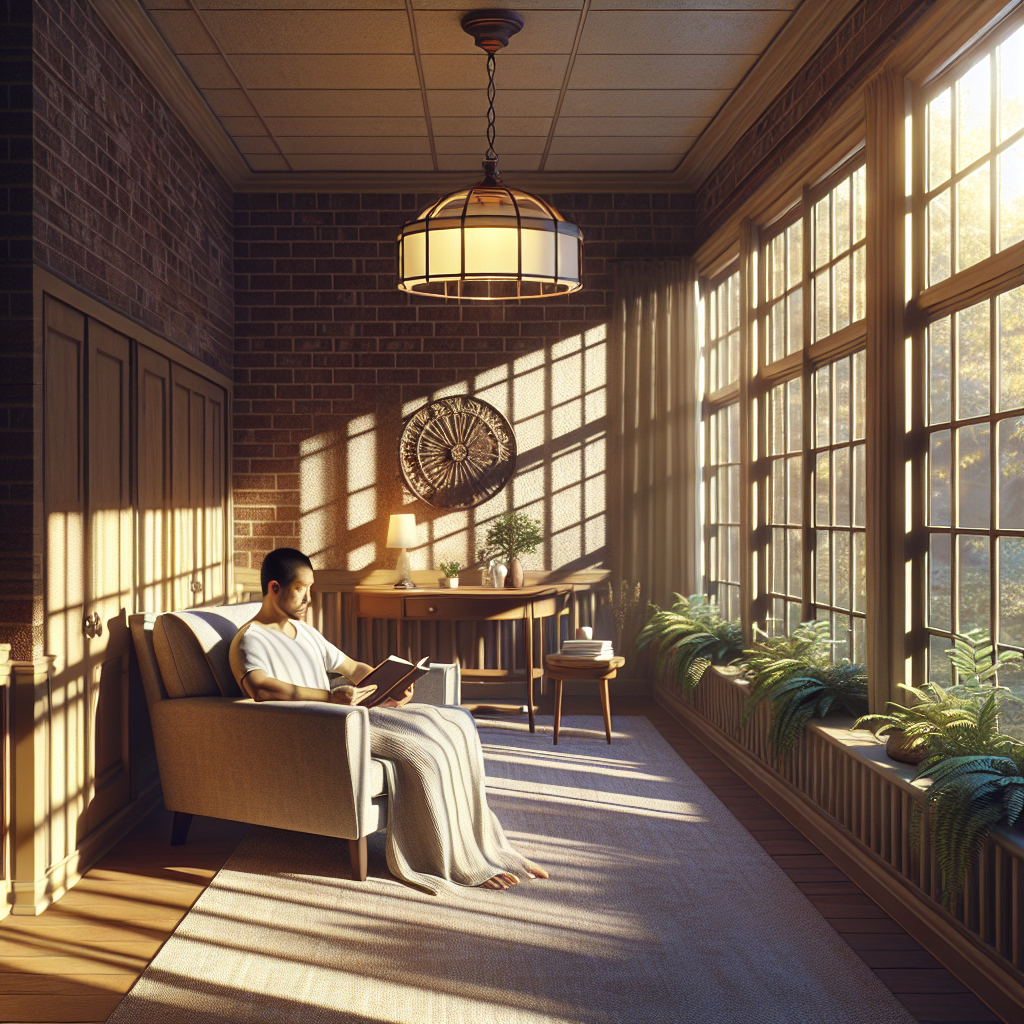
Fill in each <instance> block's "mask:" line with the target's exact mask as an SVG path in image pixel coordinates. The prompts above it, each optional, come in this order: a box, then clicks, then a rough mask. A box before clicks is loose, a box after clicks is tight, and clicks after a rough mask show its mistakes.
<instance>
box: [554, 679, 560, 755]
mask: <svg viewBox="0 0 1024 1024" xmlns="http://www.w3.org/2000/svg"><path fill="white" fill-rule="evenodd" d="M561 727H562V680H561V679H556V680H555V743H556V744H557V743H558V731H559V729H561Z"/></svg>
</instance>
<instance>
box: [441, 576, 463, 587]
mask: <svg viewBox="0 0 1024 1024" xmlns="http://www.w3.org/2000/svg"><path fill="white" fill-rule="evenodd" d="M438 583H440V585H441V586H442V587H447V588H448V589H449V590H454V589H455V588H456V587H457V586H458V585H459V577H458V576H442V577H441V578H440V579H439V580H438Z"/></svg>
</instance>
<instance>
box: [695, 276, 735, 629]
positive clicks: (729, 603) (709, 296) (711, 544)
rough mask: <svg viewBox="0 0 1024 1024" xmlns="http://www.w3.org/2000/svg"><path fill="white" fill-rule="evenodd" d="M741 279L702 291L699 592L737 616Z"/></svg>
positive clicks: (721, 279) (727, 613)
mask: <svg viewBox="0 0 1024 1024" xmlns="http://www.w3.org/2000/svg"><path fill="white" fill-rule="evenodd" d="M740 309H741V304H740V275H739V272H738V271H735V270H729V271H726V272H725V273H724V274H722V275H720V276H719V277H718V278H717V279H715V280H714V281H713V282H712V283H711V284H710V285H709V286H708V287H707V288H705V292H704V362H705V380H706V392H707V396H706V399H705V403H704V435H705V444H704V588H705V591H706V592H707V594H708V596H709V597H711V598H713V599H714V600H716V601H717V602H718V606H719V608H720V610H721V612H722V614H723V615H724V616H726V617H727V618H730V619H738V618H739V617H740V611H741V609H740V504H741V501H742V495H741V494H740V406H739V375H740Z"/></svg>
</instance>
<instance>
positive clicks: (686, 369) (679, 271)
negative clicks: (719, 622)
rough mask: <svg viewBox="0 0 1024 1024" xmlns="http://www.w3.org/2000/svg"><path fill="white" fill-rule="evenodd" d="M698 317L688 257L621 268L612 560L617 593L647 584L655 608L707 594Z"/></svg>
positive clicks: (611, 386) (613, 405) (614, 361)
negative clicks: (676, 597) (702, 586)
mask: <svg viewBox="0 0 1024 1024" xmlns="http://www.w3.org/2000/svg"><path fill="white" fill-rule="evenodd" d="M695 313H696V309H695V298H694V278H693V272H692V268H691V266H690V263H689V261H688V260H651V261H636V262H629V263H623V264H620V265H619V267H618V273H617V275H616V289H615V307H614V317H613V322H612V332H611V336H610V346H609V353H608V358H609V374H608V377H609V379H608V399H609V406H608V417H609V430H608V448H609V460H608V462H609V464H608V508H609V513H610V516H609V522H608V540H609V543H610V547H611V551H610V552H609V554H610V556H611V566H612V571H613V576H614V579H615V582H616V588H617V587H618V582H619V581H620V580H626V581H628V582H629V583H630V584H635V583H637V582H639V583H640V586H641V597H642V600H643V601H644V602H645V603H646V602H647V601H654V602H655V603H656V604H660V605H665V604H666V603H668V601H669V599H670V597H671V594H672V593H673V591H678V592H679V593H682V594H691V593H694V592H695V591H696V590H697V588H698V577H699V523H700V480H699V475H698V473H699V465H700V462H699V435H700V406H699V402H698V398H697V360H698V354H697V340H696V315H695Z"/></svg>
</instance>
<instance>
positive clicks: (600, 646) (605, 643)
mask: <svg viewBox="0 0 1024 1024" xmlns="http://www.w3.org/2000/svg"><path fill="white" fill-rule="evenodd" d="M559 653H560V654H561V655H562V656H563V657H566V658H592V659H593V660H594V661H607V660H608V659H609V658H614V657H615V651H613V650H612V642H611V640H563V641H562V649H561V651H559Z"/></svg>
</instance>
